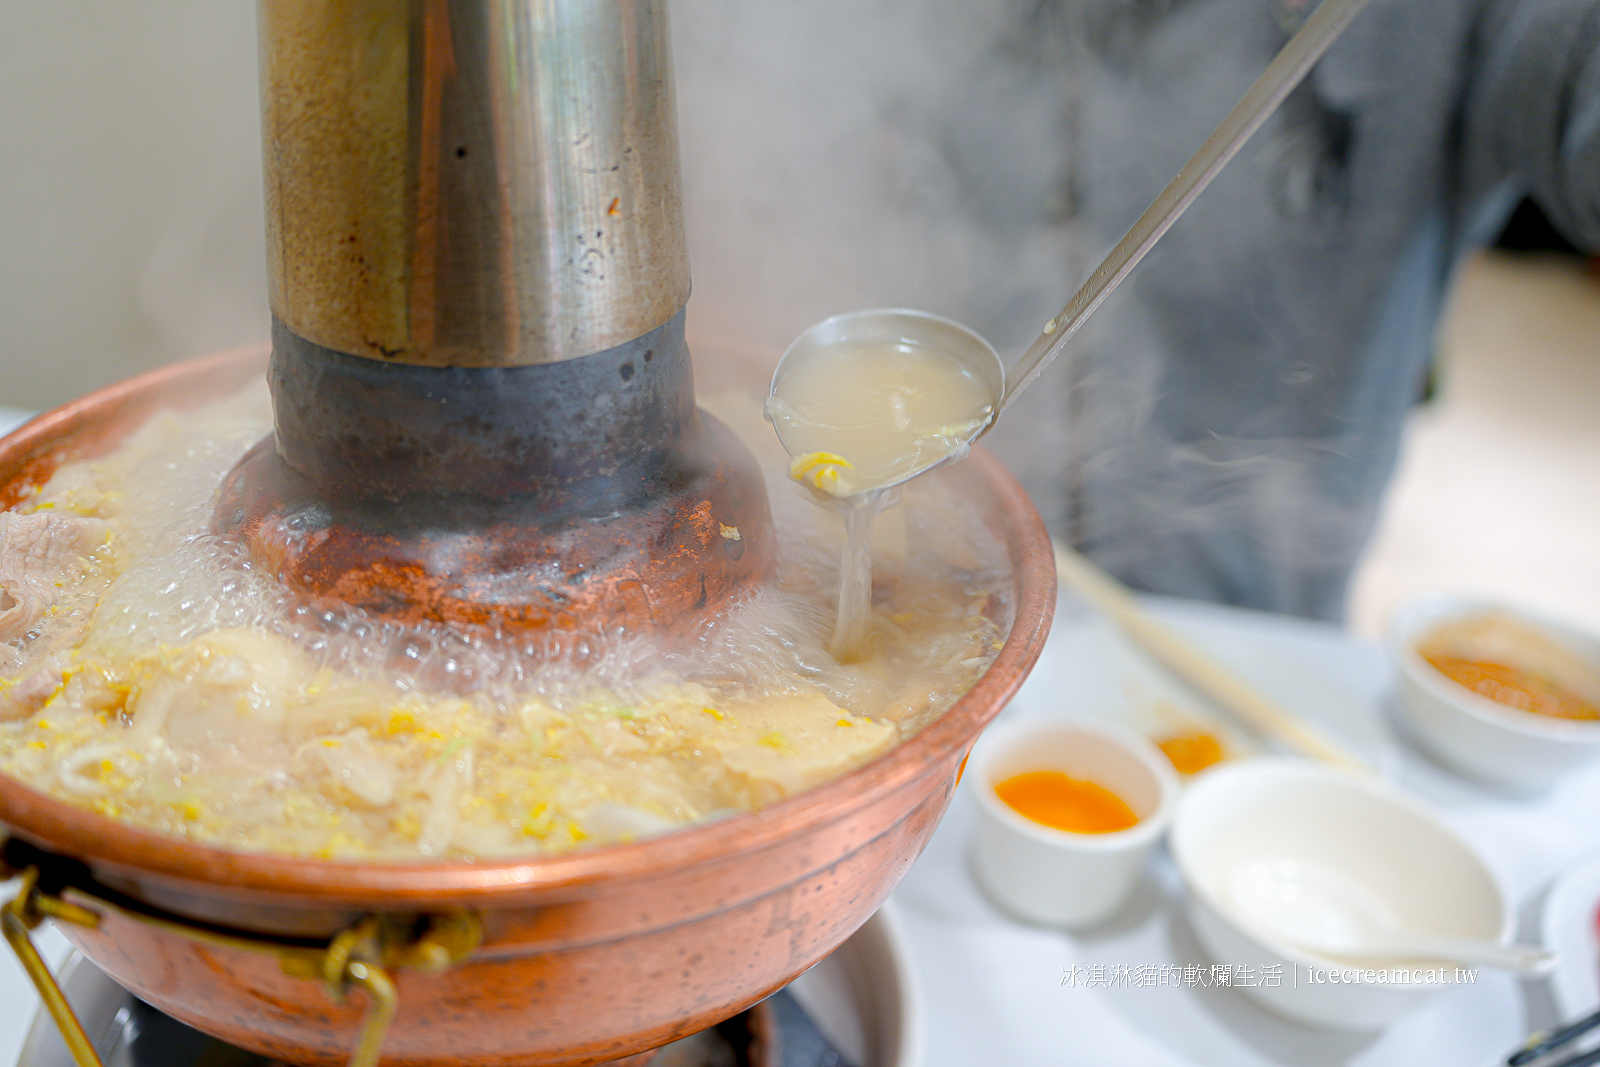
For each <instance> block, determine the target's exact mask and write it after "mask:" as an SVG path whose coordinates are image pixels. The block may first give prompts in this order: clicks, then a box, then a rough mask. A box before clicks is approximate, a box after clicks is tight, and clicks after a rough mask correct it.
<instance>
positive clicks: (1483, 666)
mask: <svg viewBox="0 0 1600 1067" xmlns="http://www.w3.org/2000/svg"><path fill="white" fill-rule="evenodd" d="M1389 640H1390V651H1391V653H1392V655H1393V657H1394V660H1395V663H1396V666H1397V669H1398V674H1399V678H1398V684H1397V689H1396V694H1395V708H1396V711H1397V713H1398V715H1399V718H1400V719H1401V721H1402V725H1404V726H1405V727H1406V728H1407V730H1408V732H1409V733H1410V734H1411V735H1412V738H1413V739H1414V740H1415V741H1416V742H1417V743H1418V744H1419V745H1420V746H1421V747H1423V748H1425V749H1427V750H1428V751H1429V752H1430V753H1431V754H1432V755H1434V756H1435V757H1437V758H1438V759H1439V760H1440V761H1441V762H1443V763H1445V764H1447V765H1449V766H1450V767H1452V768H1454V769H1456V770H1458V771H1461V772H1463V773H1465V774H1467V775H1469V776H1470V777H1473V778H1476V779H1479V780H1481V781H1484V782H1488V783H1490V784H1492V785H1498V786H1502V787H1507V788H1511V789H1516V790H1522V791H1526V790H1536V789H1541V788H1544V787H1546V786H1549V785H1550V784H1551V783H1553V782H1554V781H1555V780H1556V779H1557V778H1558V777H1560V776H1561V775H1562V774H1564V773H1566V772H1567V771H1570V770H1573V769H1574V768H1576V767H1579V766H1581V765H1583V764H1584V763H1587V762H1588V761H1590V760H1592V759H1594V758H1595V757H1596V756H1600V640H1596V639H1595V637H1593V636H1592V635H1590V634H1588V633H1586V632H1584V631H1583V630H1581V629H1579V628H1578V627H1576V626H1572V625H1570V624H1568V623H1564V622H1561V621H1559V620H1556V619H1550V618H1546V617H1544V616H1542V615H1539V614H1536V613H1534V612H1529V611H1525V610H1522V609H1520V608H1514V607H1510V606H1507V605H1504V604H1499V603H1495V602H1492V601H1487V600H1477V599H1472V598H1467V597H1457V596H1449V595H1446V594H1430V595H1428V596H1424V597H1420V598H1418V599H1416V600H1413V601H1410V602H1408V603H1406V604H1404V605H1402V606H1401V607H1400V608H1399V609H1398V610H1397V611H1396V612H1395V613H1394V616H1393V619H1392V621H1391V624H1390V639H1389Z"/></svg>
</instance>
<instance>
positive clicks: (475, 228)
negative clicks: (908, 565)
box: [217, 0, 772, 633]
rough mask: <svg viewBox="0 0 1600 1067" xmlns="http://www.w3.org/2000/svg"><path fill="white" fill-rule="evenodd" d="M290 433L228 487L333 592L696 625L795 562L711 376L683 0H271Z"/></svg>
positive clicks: (381, 606) (274, 193)
mask: <svg viewBox="0 0 1600 1067" xmlns="http://www.w3.org/2000/svg"><path fill="white" fill-rule="evenodd" d="M260 28H261V72H262V98H263V109H262V130H263V138H264V141H265V170H266V191H267V192H266V201H267V244H268V258H269V276H270V285H271V305H272V331H273V337H272V340H273V352H272V361H271V365H270V370H269V374H268V377H269V382H270V385H271V390H272V397H273V404H274V412H275V433H274V435H273V437H272V438H270V439H268V440H266V441H263V442H261V443H260V444H259V445H257V446H256V447H255V449H253V450H252V451H251V452H250V453H249V454H248V455H247V456H246V457H245V458H244V459H243V460H242V461H241V462H240V464H239V466H238V467H237V468H235V470H234V471H233V472H232V474H231V475H230V476H229V479H228V481H227V483H226V484H225V485H224V487H223V490H222V493H221V496H220V497H219V502H218V507H217V525H218V529H219V530H220V531H221V532H223V533H229V534H235V535H238V536H241V537H243V538H245V539H246V541H247V542H248V544H249V546H250V549H251V552H252V554H253V556H254V557H255V559H256V560H257V561H258V563H259V564H262V565H265V566H268V567H271V568H272V569H273V570H274V571H275V572H276V573H277V574H279V575H280V576H281V578H282V580H283V581H284V582H285V583H286V584H287V585H288V586H290V587H291V588H292V589H293V590H295V591H296V592H297V593H299V594H301V595H303V596H306V597H307V598H308V599H310V600H312V601H313V602H321V601H334V602H341V603H344V604H349V605H353V606H356V607H360V608H364V609H366V610H368V611H370V612H373V613H375V614H378V615H381V616H384V617H388V618H393V619H398V620H401V621H405V622H422V621H433V622H439V623H448V624H457V625H460V624H468V625H474V624H477V625H495V626H508V627H515V628H529V629H543V630H547V631H595V630H613V629H615V628H618V627H623V628H627V629H629V630H635V631H655V632H668V633H674V632H681V631H682V630H684V629H686V628H688V627H691V626H693V625H694V624H695V622H697V621H698V620H699V619H701V618H703V617H704V616H705V615H707V614H708V613H710V612H714V611H715V610H716V609H717V608H718V606H719V605H720V604H721V603H722V602H723V601H724V600H726V598H727V597H728V596H730V595H731V594H733V593H734V592H735V591H737V590H738V589H740V588H741V587H743V586H745V585H747V584H749V583H752V582H754V581H758V580H759V579H760V578H761V577H762V576H763V574H764V573H765V571H766V569H767V567H768V565H769V563H770V560H771V551H772V545H771V541H772V538H771V530H770V521H771V520H770V518H769V515H768V511H767V501H766V495H765V490H764V488H763V486H762V482H761V479H760V475H759V472H758V471H757V470H756V468H755V466H754V462H753V460H752V459H751V458H750V456H749V455H748V453H747V452H745V450H744V449H743V447H742V446H740V445H739V444H738V442H737V441H736V440H735V439H734V438H733V437H732V435H731V434H730V433H729V432H728V431H727V430H726V429H725V428H723V427H722V426H720V425H719V424H718V423H716V422H715V420H713V419H711V418H709V417H708V416H706V415H704V414H702V413H700V412H699V411H698V410H697V409H696V408H695V404H694V383H693V377H692V372H691V368H690V362H689V353H688V349H687V347H686V345H685V341H684V333H683V326H684V315H683V308H684V304H685V302H686V301H687V299H688V296H689V266H688V258H687V255H686V252H685V239H684V230H683V215H682V205H681V194H680V181H679V173H678V142H677V126H676V120H675V117H674V102H673V91H672V73H671V65H670V54H669V53H670V41H669V37H668V33H667V23H666V12H665V0H333V2H329V0H261V3H260Z"/></svg>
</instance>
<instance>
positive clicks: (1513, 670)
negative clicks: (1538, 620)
mask: <svg viewBox="0 0 1600 1067" xmlns="http://www.w3.org/2000/svg"><path fill="white" fill-rule="evenodd" d="M1417 652H1418V653H1419V654H1420V655H1421V656H1422V658H1423V659H1425V660H1427V661H1428V662H1429V663H1430V664H1431V665H1432V666H1433V667H1434V669H1435V670H1437V671H1439V673H1441V674H1443V675H1444V676H1445V677H1446V678H1449V679H1450V680H1451V681H1453V682H1455V683H1456V684H1458V685H1463V686H1466V687H1467V688H1468V689H1470V690H1472V691H1473V692H1475V693H1477V694H1478V695H1480V696H1484V697H1488V698H1489V699H1490V700H1493V701H1494V702H1495V703H1497V704H1503V705H1505V706H1506V707H1508V708H1514V709H1516V710H1518V711H1526V712H1530V713H1532V714H1534V715H1544V716H1547V717H1549V718H1553V719H1580V720H1590V721H1594V720H1600V664H1596V663H1595V662H1594V661H1593V660H1591V659H1589V658H1588V657H1587V656H1585V655H1583V654H1582V653H1581V652H1579V651H1578V650H1576V649H1574V648H1570V647H1568V646H1567V645H1565V644H1563V643H1561V642H1559V641H1556V640H1554V639H1553V638H1551V637H1550V636H1547V635H1546V634H1544V633H1542V632H1541V631H1539V630H1537V629H1535V628H1534V627H1532V626H1529V625H1527V624H1526V623H1523V622H1521V621H1520V620H1517V619H1513V618H1510V617H1507V616H1503V615H1496V614H1483V615H1475V616H1470V617H1467V618H1464V619H1457V620H1454V621H1451V622H1448V623H1445V624H1443V625H1441V626H1438V627H1436V628H1435V629H1434V630H1432V631H1431V632H1429V633H1428V634H1427V635H1426V636H1425V637H1424V638H1423V640H1422V641H1421V642H1419V643H1418V645H1417Z"/></svg>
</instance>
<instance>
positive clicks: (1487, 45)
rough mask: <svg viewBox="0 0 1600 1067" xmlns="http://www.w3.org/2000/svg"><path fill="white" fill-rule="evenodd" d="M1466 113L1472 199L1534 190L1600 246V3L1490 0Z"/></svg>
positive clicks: (1568, 228) (1561, 220) (1577, 232)
mask: <svg viewBox="0 0 1600 1067" xmlns="http://www.w3.org/2000/svg"><path fill="white" fill-rule="evenodd" d="M1473 51H1474V53H1475V54H1474V56H1473V60H1474V62H1473V63H1472V65H1471V68H1470V69H1471V74H1470V76H1469V77H1470V81H1469V82H1468V84H1467V86H1466V91H1467V95H1466V104H1465V111H1464V113H1463V115H1462V122H1463V127H1462V142H1463V143H1462V151H1463V157H1464V158H1463V163H1464V174H1463V177H1464V180H1465V190H1464V191H1465V193H1466V199H1467V201H1468V203H1472V202H1474V201H1478V200H1480V199H1482V198H1483V197H1485V196H1492V195H1493V194H1495V193H1497V192H1500V193H1504V192H1508V191H1517V192H1522V193H1525V194H1526V195H1528V196H1531V197H1532V198H1533V199H1534V201H1535V202H1537V203H1538V205H1539V206H1540V207H1541V208H1542V209H1544V212H1545V214H1546V215H1548V216H1549V218H1550V220H1551V221H1552V222H1553V223H1554V224H1555V225H1556V226H1557V227H1558V228H1559V229H1560V230H1561V231H1562V232H1563V233H1564V234H1565V235H1566V236H1567V239H1568V240H1570V241H1572V242H1573V243H1574V244H1578V245H1580V246H1582V247H1585V248H1590V249H1600V0H1488V2H1487V3H1485V5H1484V7H1483V9H1482V18H1481V20H1480V22H1479V24H1478V29H1477V33H1476V35H1475V39H1474V48H1473Z"/></svg>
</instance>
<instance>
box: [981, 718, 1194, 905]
mask: <svg viewBox="0 0 1600 1067" xmlns="http://www.w3.org/2000/svg"><path fill="white" fill-rule="evenodd" d="M969 770H970V773H969V775H968V781H969V782H970V783H971V788H972V790H973V792H974V794H975V795H976V796H977V800H978V814H979V817H978V827H977V832H976V834H975V836H974V838H973V841H972V866H973V872H974V875H975V876H976V878H977V881H978V884H979V886H980V887H982V889H983V890H984V892H986V893H987V894H988V895H989V897H990V899H992V900H993V901H994V902H995V903H996V904H997V905H999V907H1001V908H1002V909H1003V910H1005V911H1006V912H1009V913H1010V914H1011V915H1014V916H1016V917H1017V918H1019V919H1022V920H1024V921H1026V922H1030V923H1037V924H1041V925H1046V926H1090V925H1093V924H1095V923H1098V922H1100V921H1102V920H1104V919H1106V918H1108V917H1110V916H1111V915H1112V914H1113V913H1115V912H1116V911H1117V909H1118V908H1120V907H1121V906H1122V904H1123V903H1124V902H1125V901H1126V900H1127V899H1128V895H1129V893H1130V892H1131V891H1132V889H1133V887H1134V884H1135V883H1136V882H1137V881H1138V878H1139V873H1140V871H1141V870H1142V869H1143V866H1144V862H1145V858H1146V857H1147V856H1148V855H1149V853H1150V850H1151V849H1152V848H1153V847H1155V844H1156V842H1157V841H1159V840H1160V839H1161V835H1162V834H1163V833H1165V832H1166V829H1167V824H1168V823H1170V822H1171V820H1172V812H1173V808H1174V807H1175V805H1176V802H1177V797H1178V776H1177V773H1176V772H1175V771H1174V770H1173V769H1172V764H1171V763H1170V762H1168V760H1167V758H1166V757H1165V756H1163V755H1162V754H1161V751H1160V750H1159V749H1157V748H1156V747H1155V745H1153V744H1151V743H1150V742H1149V741H1148V740H1147V739H1145V738H1143V737H1140V736H1139V735H1138V734H1135V733H1132V732H1131V731H1128V730H1122V729H1118V728H1116V727H1113V726H1109V725H1104V724H1100V723H1088V722H1061V721H1056V722H1032V723H1017V724H1013V725H1009V726H1003V727H999V728H997V729H994V730H991V731H989V732H988V733H986V734H984V736H983V737H982V738H981V739H979V741H978V744H977V746H976V747H975V748H974V749H973V753H972V765H971V767H970V769H969ZM1030 771H1060V772H1062V773H1063V774H1066V775H1067V776H1069V777H1072V778H1077V779H1080V780H1083V781H1089V782H1093V783H1095V784H1096V785H1099V786H1102V787H1104V788H1106V789H1108V790H1110V791H1111V792H1112V793H1115V794H1116V795H1117V796H1118V797H1120V798H1121V799H1122V801H1123V802H1124V803H1125V804H1127V805H1128V807H1129V808H1131V809H1132V810H1133V813H1134V814H1135V815H1137V816H1138V817H1139V821H1138V822H1137V823H1136V824H1134V825H1133V826H1131V827H1129V828H1128V829H1126V830H1115V831H1112V832H1111V833H1104V834H1078V833H1070V832H1068V831H1066V830H1057V829H1055V828H1053V827H1049V826H1045V825H1043V824H1042V823H1037V822H1034V821H1033V820H1032V819H1029V818H1027V817H1026V816H1024V815H1021V814H1019V813H1018V812H1017V811H1015V810H1013V809H1012V808H1011V806H1010V805H1008V804H1006V802H1005V801H1003V800H1001V799H1000V797H999V796H998V795H997V794H996V793H995V786H996V785H998V784H1000V783H1001V782H1004V781H1005V780H1006V779H1008V778H1011V777H1014V776H1015V775H1019V774H1026V773H1028V772H1030Z"/></svg>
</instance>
